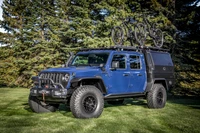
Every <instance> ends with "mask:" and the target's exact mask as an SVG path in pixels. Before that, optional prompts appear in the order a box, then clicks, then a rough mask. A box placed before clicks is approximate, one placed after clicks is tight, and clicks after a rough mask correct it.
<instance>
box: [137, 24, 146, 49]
mask: <svg viewBox="0 0 200 133" xmlns="http://www.w3.org/2000/svg"><path fill="white" fill-rule="evenodd" d="M134 32H135V39H136V41H137V42H138V43H139V45H140V46H143V45H144V42H145V40H146V36H147V33H146V26H145V25H144V24H143V23H138V24H136V25H135V28H134Z"/></svg>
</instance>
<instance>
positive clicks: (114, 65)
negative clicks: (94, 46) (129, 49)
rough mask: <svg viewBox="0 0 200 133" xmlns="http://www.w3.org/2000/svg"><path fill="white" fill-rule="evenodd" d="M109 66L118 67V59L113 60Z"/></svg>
mask: <svg viewBox="0 0 200 133" xmlns="http://www.w3.org/2000/svg"><path fill="white" fill-rule="evenodd" d="M111 67H112V68H114V69H117V68H119V61H113V62H112V66H111Z"/></svg>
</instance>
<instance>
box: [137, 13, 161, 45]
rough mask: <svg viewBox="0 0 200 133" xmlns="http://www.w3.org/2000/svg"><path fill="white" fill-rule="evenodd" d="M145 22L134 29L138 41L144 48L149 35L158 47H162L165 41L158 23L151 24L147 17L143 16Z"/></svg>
mask: <svg viewBox="0 0 200 133" xmlns="http://www.w3.org/2000/svg"><path fill="white" fill-rule="evenodd" d="M143 21H144V22H143V23H137V24H136V25H135V27H134V33H135V39H136V41H137V42H138V43H139V44H140V45H141V46H143V45H144V43H145V41H146V38H147V34H148V35H149V36H150V37H151V38H152V39H153V42H154V45H155V46H156V47H159V48H160V47H162V45H163V41H164V39H163V33H162V31H161V30H160V29H159V28H156V23H153V24H151V23H150V22H149V20H148V19H147V18H146V16H145V15H143Z"/></svg>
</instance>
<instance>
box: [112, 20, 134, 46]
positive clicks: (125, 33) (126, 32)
mask: <svg viewBox="0 0 200 133" xmlns="http://www.w3.org/2000/svg"><path fill="white" fill-rule="evenodd" d="M131 23H134V22H131V18H127V19H123V20H122V23H121V24H120V26H115V27H114V28H113V29H112V33H111V36H112V40H113V42H114V43H115V45H123V43H124V42H125V41H127V40H129V41H130V43H131V46H133V45H134V40H135V37H134V31H133V29H132V28H133V26H132V25H131Z"/></svg>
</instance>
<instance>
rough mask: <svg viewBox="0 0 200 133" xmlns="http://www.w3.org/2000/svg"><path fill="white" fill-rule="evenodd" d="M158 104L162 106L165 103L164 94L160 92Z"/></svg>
mask: <svg viewBox="0 0 200 133" xmlns="http://www.w3.org/2000/svg"><path fill="white" fill-rule="evenodd" d="M157 103H158V105H162V103H163V93H162V92H158V95H157Z"/></svg>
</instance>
